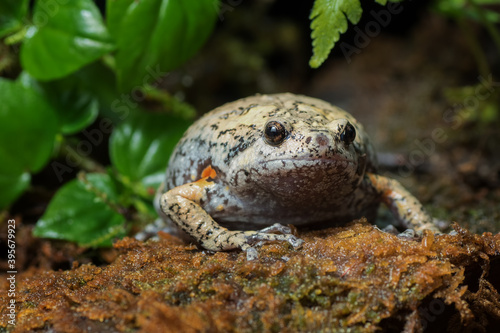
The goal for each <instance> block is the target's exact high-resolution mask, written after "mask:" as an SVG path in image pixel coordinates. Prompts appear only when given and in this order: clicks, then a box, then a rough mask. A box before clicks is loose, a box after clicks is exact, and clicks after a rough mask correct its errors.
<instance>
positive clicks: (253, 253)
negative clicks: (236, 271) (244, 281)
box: [241, 244, 259, 261]
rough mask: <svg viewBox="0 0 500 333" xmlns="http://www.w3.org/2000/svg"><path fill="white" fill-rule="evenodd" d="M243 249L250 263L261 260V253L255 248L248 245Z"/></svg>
mask: <svg viewBox="0 0 500 333" xmlns="http://www.w3.org/2000/svg"><path fill="white" fill-rule="evenodd" d="M241 249H242V250H243V251H244V252H245V253H246V254H247V260H248V261H252V260H257V259H258V258H259V253H258V252H257V250H256V249H255V248H254V247H252V246H250V245H248V244H246V245H244V246H242V247H241Z"/></svg>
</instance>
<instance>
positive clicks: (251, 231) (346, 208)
mask: <svg viewBox="0 0 500 333" xmlns="http://www.w3.org/2000/svg"><path fill="white" fill-rule="evenodd" d="M156 200H157V202H156V205H157V207H158V208H159V209H158V210H159V212H160V215H162V216H163V218H164V219H165V222H167V223H168V222H169V221H171V222H174V223H175V224H176V225H177V226H178V227H180V229H182V230H183V231H184V232H186V233H187V234H189V235H190V236H191V237H192V238H194V239H195V240H196V241H197V242H198V243H199V244H200V245H201V246H203V247H204V248H206V249H209V250H214V251H220V250H229V249H235V248H239V249H242V250H245V251H247V255H248V257H249V259H253V258H255V256H256V250H255V249H254V248H253V247H252V244H255V243H256V242H259V241H288V242H289V243H290V244H292V245H293V246H295V247H298V246H300V245H301V244H302V241H301V240H300V239H298V238H296V237H295V236H293V235H292V234H291V230H290V228H288V227H284V226H282V225H281V224H292V225H295V226H299V227H300V226H312V227H323V226H325V227H326V226H332V225H343V224H345V223H347V222H349V221H352V220H353V219H356V218H360V217H362V216H366V217H367V218H368V219H369V220H373V219H374V218H375V215H376V210H377V207H378V204H379V202H384V203H385V204H386V205H388V206H389V207H390V208H391V209H392V211H393V213H394V214H395V216H396V217H397V219H398V220H399V222H400V223H401V224H402V225H403V226H404V227H407V228H413V229H415V230H417V231H419V230H422V229H431V230H433V231H437V229H436V227H435V226H434V225H433V223H432V218H431V217H430V216H429V215H427V213H426V212H425V211H424V209H423V207H422V205H421V204H420V203H419V201H418V200H417V199H416V198H415V197H413V196H412V195H411V194H410V193H409V192H408V191H407V190H405V189H404V188H403V187H402V186H401V185H400V184H399V183H398V182H397V181H395V180H392V179H389V178H386V177H383V176H381V175H377V174H376V162H375V154H374V150H373V148H372V145H371V144H370V142H369V139H368V137H367V135H366V133H365V131H364V129H363V127H362V125H361V124H359V123H358V122H357V121H356V120H355V119H354V118H353V116H352V115H350V114H349V113H347V112H345V111H343V110H341V109H339V108H337V107H335V106H333V105H331V104H329V103H327V102H324V101H322V100H319V99H315V98H311V97H306V96H301V95H294V94H289V93H287V94H276V95H257V96H252V97H248V98H243V99H240V100H237V101H235V102H232V103H228V104H225V105H223V106H221V107H219V108H216V109H215V110H213V111H211V112H209V113H207V114H205V115H204V116H203V117H202V118H200V119H199V120H198V121H196V122H195V123H194V124H193V125H192V126H191V127H190V128H189V129H188V130H187V131H186V133H185V134H184V136H183V138H182V139H181V140H180V142H179V143H178V145H177V147H176V148H175V150H174V152H173V153H172V156H171V158H170V161H169V164H168V168H167V171H166V177H165V183H164V186H163V187H162V188H161V189H160V190H159V193H158V195H157V198H156ZM261 228H264V229H262V230H260V231H258V230H257V229H261ZM276 232H278V233H276Z"/></svg>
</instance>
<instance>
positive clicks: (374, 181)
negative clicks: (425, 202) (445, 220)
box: [366, 173, 440, 232]
mask: <svg viewBox="0 0 500 333" xmlns="http://www.w3.org/2000/svg"><path fill="white" fill-rule="evenodd" d="M366 175H367V177H368V179H369V180H370V182H371V185H372V186H373V188H374V189H375V190H376V191H377V193H378V195H380V197H381V199H382V201H383V202H384V203H385V204H386V205H387V206H388V207H389V208H390V209H391V210H392V212H393V213H394V215H395V216H396V218H398V220H399V221H400V222H401V223H402V225H403V226H404V227H405V228H409V229H414V230H415V231H419V232H421V231H423V230H426V229H427V230H431V231H434V232H440V230H439V228H438V227H437V226H436V224H435V223H434V222H433V219H432V217H431V216H430V215H429V214H427V212H426V211H425V209H424V207H423V206H422V204H421V203H420V202H419V201H418V199H417V198H415V197H414V196H413V195H412V194H411V193H410V192H408V191H407V190H406V189H405V188H404V187H403V186H402V185H401V184H400V183H399V182H398V181H397V180H394V179H390V178H386V177H383V176H380V175H376V174H373V173H367V174H366Z"/></svg>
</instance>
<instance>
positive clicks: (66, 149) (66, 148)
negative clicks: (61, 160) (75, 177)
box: [60, 140, 106, 173]
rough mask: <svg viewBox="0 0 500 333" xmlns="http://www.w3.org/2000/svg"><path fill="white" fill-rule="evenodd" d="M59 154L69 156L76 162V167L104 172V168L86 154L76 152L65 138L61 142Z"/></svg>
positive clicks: (88, 170)
mask: <svg viewBox="0 0 500 333" xmlns="http://www.w3.org/2000/svg"><path fill="white" fill-rule="evenodd" d="M60 155H61V156H64V157H66V158H71V159H73V160H74V161H76V163H77V164H78V167H79V168H80V169H82V170H85V171H87V172H98V173H106V168H105V167H104V166H102V165H101V164H100V163H98V162H96V161H94V160H93V159H92V158H90V157H88V156H83V155H81V154H79V153H78V151H76V150H75V149H74V148H73V147H72V146H71V145H70V144H68V143H67V141H66V140H63V141H62V142H61V147H60Z"/></svg>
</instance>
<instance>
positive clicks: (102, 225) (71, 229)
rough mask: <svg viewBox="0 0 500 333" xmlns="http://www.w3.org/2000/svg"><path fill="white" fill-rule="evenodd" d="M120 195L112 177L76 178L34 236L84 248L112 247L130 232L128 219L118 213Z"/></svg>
mask: <svg viewBox="0 0 500 333" xmlns="http://www.w3.org/2000/svg"><path fill="white" fill-rule="evenodd" d="M118 193H119V192H118V190H117V188H116V186H115V183H114V182H113V180H112V179H111V177H110V176H109V175H105V174H97V173H94V174H92V173H91V174H87V175H86V176H85V177H84V179H74V180H72V181H70V182H68V183H66V184H65V185H64V186H63V187H61V188H60V189H59V191H57V193H56V194H55V196H54V198H52V201H51V202H50V204H49V206H48V208H47V210H46V211H45V214H43V216H42V217H41V218H40V220H39V221H38V222H37V224H36V226H35V229H34V230H33V234H34V235H35V236H37V237H46V238H55V239H63V240H67V241H73V242H77V243H78V244H79V245H82V246H110V245H111V244H112V240H113V238H116V237H123V236H125V235H126V233H127V228H126V225H125V218H124V217H123V215H121V214H119V213H118V212H117V207H118V201H119V198H118V196H119V194H118Z"/></svg>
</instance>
